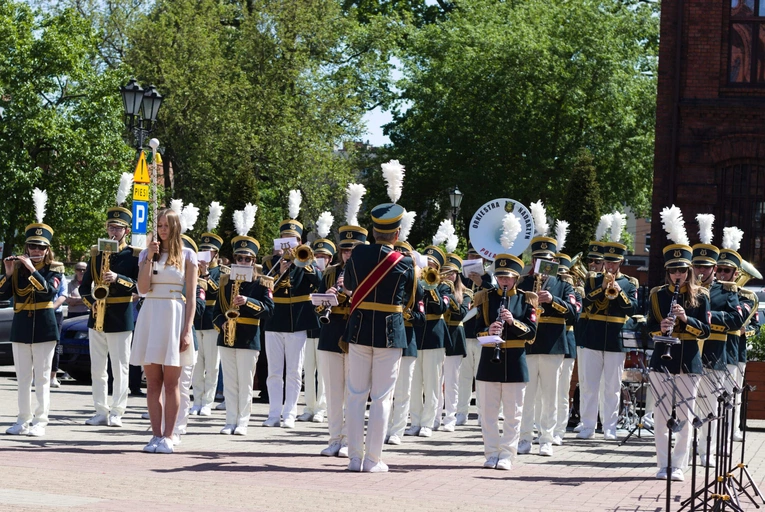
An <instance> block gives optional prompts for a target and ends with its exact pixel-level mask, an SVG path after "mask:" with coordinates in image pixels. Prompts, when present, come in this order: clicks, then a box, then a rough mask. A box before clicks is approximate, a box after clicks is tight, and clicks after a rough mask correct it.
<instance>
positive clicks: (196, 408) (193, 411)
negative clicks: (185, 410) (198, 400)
mask: <svg viewBox="0 0 765 512" xmlns="http://www.w3.org/2000/svg"><path fill="white" fill-rule="evenodd" d="M201 408H202V406H201V405H195V406H193V407H192V408H191V409H189V416H199V410H200V409H201Z"/></svg>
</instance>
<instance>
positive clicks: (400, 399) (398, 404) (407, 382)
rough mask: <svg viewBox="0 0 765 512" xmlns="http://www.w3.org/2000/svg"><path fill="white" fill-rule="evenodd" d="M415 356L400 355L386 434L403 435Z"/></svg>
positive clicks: (407, 413) (410, 398) (410, 397)
mask: <svg viewBox="0 0 765 512" xmlns="http://www.w3.org/2000/svg"><path fill="white" fill-rule="evenodd" d="M416 363H417V358H416V357H412V356H403V357H401V365H400V368H399V370H398V377H397V378H396V389H395V390H394V391H393V412H391V415H390V421H389V422H388V436H398V437H400V438H401V437H404V430H406V420H407V417H408V416H409V407H410V406H411V403H412V378H413V377H414V366H415V364H416Z"/></svg>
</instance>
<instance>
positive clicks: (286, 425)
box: [282, 418, 295, 428]
mask: <svg viewBox="0 0 765 512" xmlns="http://www.w3.org/2000/svg"><path fill="white" fill-rule="evenodd" d="M282 428H295V420H293V419H292V418H285V419H284V421H283V422H282Z"/></svg>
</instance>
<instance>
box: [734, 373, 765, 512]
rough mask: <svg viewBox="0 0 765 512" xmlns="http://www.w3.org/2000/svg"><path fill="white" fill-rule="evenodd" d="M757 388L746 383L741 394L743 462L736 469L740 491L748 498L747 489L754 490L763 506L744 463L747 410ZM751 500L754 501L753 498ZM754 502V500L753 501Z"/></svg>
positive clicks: (763, 500)
mask: <svg viewBox="0 0 765 512" xmlns="http://www.w3.org/2000/svg"><path fill="white" fill-rule="evenodd" d="M755 389H756V388H755V386H750V385H748V384H746V383H744V386H743V389H742V392H741V435H742V439H741V462H739V463H738V464H736V468H737V469H739V470H740V471H739V477H738V480H737V482H736V483H737V484H738V486H739V490H740V491H741V492H743V493H745V494H746V495H747V496H749V493H748V492H747V489H750V488H751V489H752V490H753V491H754V495H755V496H758V497H759V498H760V499H761V500H762V503H763V505H765V498H763V496H762V492H760V489H759V488H758V487H757V484H755V483H754V480H753V479H752V474H751V473H750V472H749V468H748V467H747V465H746V464H745V463H744V452H745V451H746V430H747V429H746V419H747V412H748V411H747V409H748V405H749V393H750V392H752V391H754V390H755ZM734 425H735V423H734ZM744 476H746V479H747V482H748V483H747V484H746V485H744V486H742V485H741V484H742V482H743V481H744ZM749 499H752V498H751V496H750V498H749ZM752 501H753V502H754V500H753V499H752ZM754 506H755V507H756V508H760V506H759V505H758V504H757V503H754Z"/></svg>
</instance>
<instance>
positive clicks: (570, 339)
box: [535, 246, 584, 446]
mask: <svg viewBox="0 0 765 512" xmlns="http://www.w3.org/2000/svg"><path fill="white" fill-rule="evenodd" d="M558 249H559V250H560V246H558ZM555 259H556V260H558V263H559V265H560V266H559V267H558V277H559V278H560V280H561V281H566V282H567V283H568V284H570V285H571V286H572V287H573V288H574V294H575V295H576V301H577V302H578V303H580V304H581V303H582V296H583V295H584V289H583V288H582V287H581V285H579V284H578V283H575V282H574V277H573V276H572V275H571V274H570V269H571V256H569V255H568V254H564V253H562V252H559V253H557V254H556V255H555ZM576 323H577V322H576V321H574V320H567V321H566V353H565V355H564V356H563V366H561V372H560V379H559V380H558V418H557V420H556V422H555V433H554V434H553V440H552V443H553V444H554V445H555V446H561V445H562V444H563V436H564V435H565V434H566V427H567V426H568V419H569V414H570V411H571V401H570V399H569V396H570V395H571V377H572V376H573V375H574V366H575V363H576ZM538 396H539V395H538ZM536 406H537V413H536V415H535V421H536V423H537V425H538V424H539V414H540V413H541V411H542V403H541V396H539V398H538V399H537V402H536Z"/></svg>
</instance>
